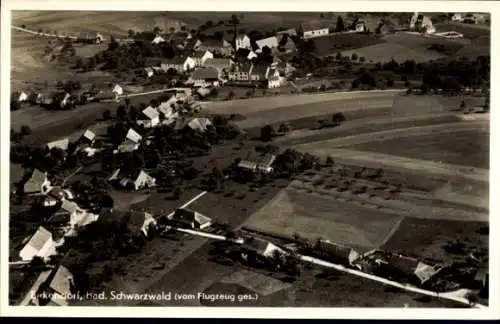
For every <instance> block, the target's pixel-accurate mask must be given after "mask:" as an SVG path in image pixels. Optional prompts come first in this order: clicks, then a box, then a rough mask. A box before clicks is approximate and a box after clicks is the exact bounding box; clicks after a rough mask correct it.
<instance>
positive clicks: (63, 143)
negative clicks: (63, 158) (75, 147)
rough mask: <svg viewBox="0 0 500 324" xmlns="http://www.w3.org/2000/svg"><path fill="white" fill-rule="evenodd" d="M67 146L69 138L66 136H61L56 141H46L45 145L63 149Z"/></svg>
mask: <svg viewBox="0 0 500 324" xmlns="http://www.w3.org/2000/svg"><path fill="white" fill-rule="evenodd" d="M68 146H69V139H68V138H63V139H60V140H57V141H52V142H49V143H47V145H46V147H47V148H48V149H49V150H51V149H52V148H59V149H61V150H63V151H66V150H67V149H68Z"/></svg>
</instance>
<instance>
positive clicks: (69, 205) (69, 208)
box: [61, 200, 82, 214]
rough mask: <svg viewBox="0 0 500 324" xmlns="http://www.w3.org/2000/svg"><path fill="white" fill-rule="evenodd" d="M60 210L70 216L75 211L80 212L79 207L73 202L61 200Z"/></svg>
mask: <svg viewBox="0 0 500 324" xmlns="http://www.w3.org/2000/svg"><path fill="white" fill-rule="evenodd" d="M61 209H62V210H64V211H66V212H68V213H70V214H73V213H76V212H77V211H82V209H81V208H80V206H78V205H77V204H76V203H75V202H73V201H68V200H63V202H62V205H61Z"/></svg>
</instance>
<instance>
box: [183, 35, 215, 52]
mask: <svg viewBox="0 0 500 324" xmlns="http://www.w3.org/2000/svg"><path fill="white" fill-rule="evenodd" d="M202 44H203V43H202V41H201V40H199V39H197V38H196V39H195V38H192V37H191V38H190V39H188V40H187V41H186V46H184V48H185V49H186V50H190V51H195V52H196V51H198V49H199V48H200V46H201V45H202ZM201 51H202V52H204V51H211V49H210V50H209V49H202V50H201Z"/></svg>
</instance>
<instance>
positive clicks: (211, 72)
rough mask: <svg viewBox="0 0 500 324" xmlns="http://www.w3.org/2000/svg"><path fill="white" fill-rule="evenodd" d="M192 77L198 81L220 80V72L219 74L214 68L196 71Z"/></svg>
mask: <svg viewBox="0 0 500 324" xmlns="http://www.w3.org/2000/svg"><path fill="white" fill-rule="evenodd" d="M191 77H192V78H193V79H196V80H198V79H203V80H206V79H218V78H219V72H217V70H216V69H215V68H213V67H207V68H201V69H196V70H194V71H193V74H192V76H191Z"/></svg>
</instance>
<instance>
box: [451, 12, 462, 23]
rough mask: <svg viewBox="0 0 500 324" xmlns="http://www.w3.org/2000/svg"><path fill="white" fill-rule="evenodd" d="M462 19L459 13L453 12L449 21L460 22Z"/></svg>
mask: <svg viewBox="0 0 500 324" xmlns="http://www.w3.org/2000/svg"><path fill="white" fill-rule="evenodd" d="M463 20H464V18H463V16H462V14H461V13H454V14H453V16H451V21H456V22H462V21H463Z"/></svg>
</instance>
